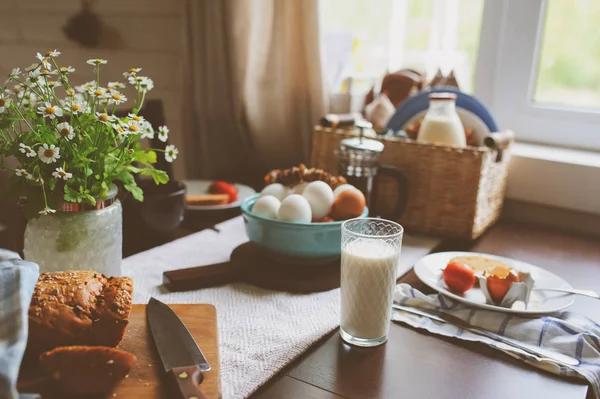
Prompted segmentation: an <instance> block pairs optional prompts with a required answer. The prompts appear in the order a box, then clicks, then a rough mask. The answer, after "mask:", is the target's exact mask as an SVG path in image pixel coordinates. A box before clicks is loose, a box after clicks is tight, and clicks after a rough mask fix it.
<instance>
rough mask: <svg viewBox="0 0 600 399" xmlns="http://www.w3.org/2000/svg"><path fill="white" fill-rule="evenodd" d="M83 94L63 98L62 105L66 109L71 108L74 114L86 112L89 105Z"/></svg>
mask: <svg viewBox="0 0 600 399" xmlns="http://www.w3.org/2000/svg"><path fill="white" fill-rule="evenodd" d="M80 96H81V95H76V96H74V97H69V98H66V99H64V100H63V102H62V105H63V107H65V108H66V109H69V110H70V111H71V112H72V113H73V114H81V113H83V112H85V110H86V108H87V105H86V103H85V101H84V100H83V98H80Z"/></svg>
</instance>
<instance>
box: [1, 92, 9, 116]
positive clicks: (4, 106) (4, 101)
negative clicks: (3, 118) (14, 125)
mask: <svg viewBox="0 0 600 399" xmlns="http://www.w3.org/2000/svg"><path fill="white" fill-rule="evenodd" d="M9 105H10V97H6V96H5V95H4V93H0V114H3V113H5V112H6V111H8V109H7V108H8V106H9Z"/></svg>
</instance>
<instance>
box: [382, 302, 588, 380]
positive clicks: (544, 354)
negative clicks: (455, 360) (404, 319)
mask: <svg viewBox="0 0 600 399" xmlns="http://www.w3.org/2000/svg"><path fill="white" fill-rule="evenodd" d="M392 307H393V308H394V309H396V310H401V311H403V312H407V313H412V314H415V315H418V316H421V317H427V318H429V319H431V320H435V321H437V322H440V323H448V324H452V325H454V326H456V327H460V328H462V329H463V330H466V331H470V332H472V333H473V334H477V335H482V336H484V337H488V338H490V339H493V340H495V341H500V342H502V343H504V344H506V345H508V346H511V347H513V348H516V349H519V350H521V351H523V352H526V353H529V354H530V355H534V356H536V357H537V358H539V359H540V360H543V359H546V360H551V361H553V362H555V363H558V364H561V365H563V366H565V367H568V368H571V367H572V366H576V365H578V364H579V360H577V359H575V358H574V357H572V356H567V355H564V354H562V353H558V352H553V351H551V350H548V349H545V348H542V347H539V346H533V345H529V344H526V343H522V342H519V341H517V340H514V339H511V338H508V337H505V336H503V335H500V334H496V333H493V332H491V331H488V330H485V329H483V328H479V327H475V326H472V325H470V324H469V323H467V322H466V321H464V320H462V319H461V318H459V317H456V316H453V315H449V314H447V313H441V312H436V311H434V310H432V309H428V311H427V312H425V311H423V310H421V309H416V308H413V307H409V306H404V305H398V304H396V303H394V304H392Z"/></svg>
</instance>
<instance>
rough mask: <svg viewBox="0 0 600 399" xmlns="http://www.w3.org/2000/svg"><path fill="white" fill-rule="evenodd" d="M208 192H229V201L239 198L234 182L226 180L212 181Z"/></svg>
mask: <svg viewBox="0 0 600 399" xmlns="http://www.w3.org/2000/svg"><path fill="white" fill-rule="evenodd" d="M208 192H209V193H211V194H227V195H229V203H232V202H234V201H236V200H237V196H238V192H237V189H236V188H235V186H234V185H233V184H229V183H227V182H225V181H221V180H217V181H214V182H212V184H211V185H210V187H209V188H208Z"/></svg>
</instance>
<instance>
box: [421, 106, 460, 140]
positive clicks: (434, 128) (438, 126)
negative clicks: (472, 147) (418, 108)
mask: <svg viewBox="0 0 600 399" xmlns="http://www.w3.org/2000/svg"><path fill="white" fill-rule="evenodd" d="M417 140H418V141H421V142H428V143H437V144H445V145H449V146H455V147H465V146H466V145H467V142H466V138H465V130H464V128H463V125H462V123H461V121H460V118H459V117H458V115H456V114H454V115H450V116H445V115H444V116H437V115H436V116H426V117H425V119H423V123H422V124H421V128H420V129H419V135H418V137H417Z"/></svg>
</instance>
